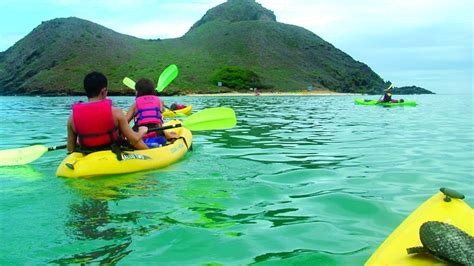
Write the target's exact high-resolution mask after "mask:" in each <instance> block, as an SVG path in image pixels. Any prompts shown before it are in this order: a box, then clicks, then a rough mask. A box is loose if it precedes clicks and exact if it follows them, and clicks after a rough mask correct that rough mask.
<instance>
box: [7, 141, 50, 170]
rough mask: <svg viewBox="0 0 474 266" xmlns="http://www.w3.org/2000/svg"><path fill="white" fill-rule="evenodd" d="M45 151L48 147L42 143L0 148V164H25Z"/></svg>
mask: <svg viewBox="0 0 474 266" xmlns="http://www.w3.org/2000/svg"><path fill="white" fill-rule="evenodd" d="M47 151H48V148H47V147H46V146H43V145H34V146H29V147H25V148H17V149H8V150H0V166H8V165H21V164H27V163H30V162H32V161H34V160H36V159H38V158H39V157H41V155H43V153H45V152H47Z"/></svg>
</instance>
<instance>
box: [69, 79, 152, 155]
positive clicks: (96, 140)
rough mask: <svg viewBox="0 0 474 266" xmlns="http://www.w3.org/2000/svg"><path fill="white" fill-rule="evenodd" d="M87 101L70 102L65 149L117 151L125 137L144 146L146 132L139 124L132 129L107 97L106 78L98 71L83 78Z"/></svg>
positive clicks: (134, 144)
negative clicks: (135, 130)
mask: <svg viewBox="0 0 474 266" xmlns="http://www.w3.org/2000/svg"><path fill="white" fill-rule="evenodd" d="M84 90H85V92H86V95H87V102H78V103H74V104H73V106H72V114H71V115H70V116H69V119H68V122H67V149H68V151H69V152H74V151H80V152H92V151H97V150H110V149H111V150H114V151H117V149H119V146H120V142H121V140H122V138H121V136H123V137H125V138H126V139H127V141H128V143H130V144H131V145H132V146H133V147H134V148H135V149H139V150H142V149H147V148H148V147H147V146H146V145H145V143H144V142H143V141H142V138H143V136H144V135H145V134H146V132H147V128H146V127H140V128H139V129H138V132H134V131H133V130H132V129H131V128H130V126H129V124H128V121H127V119H126V117H125V115H124V114H123V111H122V110H121V109H120V108H117V107H113V106H112V101H111V100H110V99H107V92H108V91H107V78H106V77H105V76H104V74H102V73H100V72H91V73H89V74H87V75H86V77H85V78H84Z"/></svg>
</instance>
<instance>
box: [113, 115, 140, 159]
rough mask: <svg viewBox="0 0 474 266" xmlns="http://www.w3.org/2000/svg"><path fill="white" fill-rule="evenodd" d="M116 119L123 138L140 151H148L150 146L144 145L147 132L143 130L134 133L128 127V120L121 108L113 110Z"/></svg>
mask: <svg viewBox="0 0 474 266" xmlns="http://www.w3.org/2000/svg"><path fill="white" fill-rule="evenodd" d="M113 115H114V119H115V120H116V121H117V127H118V129H119V130H120V133H122V135H123V136H125V137H126V138H127V141H128V143H130V144H131V145H132V146H133V147H135V148H136V149H138V150H146V149H148V146H146V144H145V143H143V141H142V138H143V136H144V135H145V134H146V130H144V129H143V128H141V129H140V130H139V132H135V131H133V130H132V129H131V128H130V126H129V125H128V122H127V119H126V118H125V115H124V114H123V112H122V110H121V109H120V108H115V107H114V108H113Z"/></svg>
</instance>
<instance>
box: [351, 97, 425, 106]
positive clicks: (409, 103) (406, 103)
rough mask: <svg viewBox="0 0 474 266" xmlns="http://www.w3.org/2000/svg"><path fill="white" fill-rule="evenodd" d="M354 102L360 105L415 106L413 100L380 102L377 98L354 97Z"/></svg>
mask: <svg viewBox="0 0 474 266" xmlns="http://www.w3.org/2000/svg"><path fill="white" fill-rule="evenodd" d="M354 102H355V104H362V105H381V106H416V102H415V101H403V102H396V103H394V102H387V103H382V102H379V101H378V100H364V99H355V100H354Z"/></svg>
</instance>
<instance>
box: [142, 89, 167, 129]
mask: <svg viewBox="0 0 474 266" xmlns="http://www.w3.org/2000/svg"><path fill="white" fill-rule="evenodd" d="M135 104H136V107H137V116H136V118H135V125H139V126H141V125H145V124H163V119H162V118H161V101H160V98H158V96H154V95H144V96H140V97H137V98H136V99H135Z"/></svg>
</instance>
